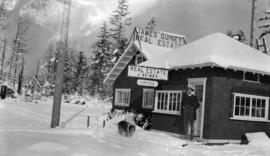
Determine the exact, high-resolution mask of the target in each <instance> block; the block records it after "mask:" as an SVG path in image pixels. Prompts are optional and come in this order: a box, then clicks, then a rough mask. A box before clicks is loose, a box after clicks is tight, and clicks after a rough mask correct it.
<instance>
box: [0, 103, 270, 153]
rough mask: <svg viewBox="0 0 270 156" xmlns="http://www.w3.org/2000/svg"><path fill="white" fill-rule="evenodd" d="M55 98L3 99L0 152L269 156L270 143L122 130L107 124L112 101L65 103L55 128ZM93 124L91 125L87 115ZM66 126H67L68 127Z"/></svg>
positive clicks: (0, 118)
mask: <svg viewBox="0 0 270 156" xmlns="http://www.w3.org/2000/svg"><path fill="white" fill-rule="evenodd" d="M50 103H51V101H43V102H40V103H38V104H36V103H25V102H23V100H19V99H7V100H5V101H1V102H0V156H107V155H108V156H109V155H110V156H126V155H130V156H179V155H181V156H269V155H270V148H269V147H267V148H264V147H252V146H241V145H225V146H204V145H195V144H190V145H189V146H186V147H182V145H183V144H185V143H186V141H184V140H181V139H179V138H175V137H172V136H169V135H167V134H164V133H159V132H153V131H144V130H142V129H140V128H137V129H136V132H135V134H134V136H133V137H131V138H126V137H123V136H120V135H118V134H117V130H116V127H117V126H116V123H115V122H110V123H108V124H107V126H106V127H105V128H102V127H101V125H102V122H101V121H102V120H101V119H102V117H101V116H102V114H103V113H104V112H107V111H108V109H109V107H106V106H104V105H101V104H99V102H97V101H93V102H92V103H91V102H90V103H89V104H87V106H80V105H71V104H63V105H62V109H61V126H60V127H62V128H56V129H50V128H49V125H50V119H51V107H52V105H51V104H50ZM88 115H90V116H91V123H90V128H86V119H87V116H88ZM63 127H65V128H63Z"/></svg>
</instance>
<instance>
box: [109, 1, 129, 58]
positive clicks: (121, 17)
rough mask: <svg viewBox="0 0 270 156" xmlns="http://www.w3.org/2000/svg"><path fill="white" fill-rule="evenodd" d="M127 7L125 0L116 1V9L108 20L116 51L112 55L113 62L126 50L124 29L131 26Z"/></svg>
mask: <svg viewBox="0 0 270 156" xmlns="http://www.w3.org/2000/svg"><path fill="white" fill-rule="evenodd" d="M128 7H129V5H128V2H127V0H118V1H117V8H116V10H114V11H113V12H112V17H111V19H110V22H111V25H112V28H111V29H110V31H111V36H112V38H113V39H114V46H113V49H118V50H117V51H115V53H114V57H115V58H116V59H114V62H116V61H117V60H118V59H119V57H120V56H121V55H122V53H123V52H124V50H125V48H126V44H127V41H128V39H127V38H126V37H125V36H124V32H125V27H126V26H129V25H131V18H130V17H128V16H129V14H130V12H129V9H128Z"/></svg>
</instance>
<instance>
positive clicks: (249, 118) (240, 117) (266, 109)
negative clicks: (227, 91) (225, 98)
mask: <svg viewBox="0 0 270 156" xmlns="http://www.w3.org/2000/svg"><path fill="white" fill-rule="evenodd" d="M232 94H233V113H232V114H233V116H232V117H231V119H234V120H246V121H262V122H269V119H268V118H269V97H267V96H261V95H252V94H243V93H232ZM237 96H238V97H240V98H241V97H244V98H250V100H249V115H248V116H244V115H240V113H239V115H235V107H236V97H237ZM253 99H256V100H257V99H260V100H265V107H264V117H263V118H262V117H253V116H252V109H253V108H254V107H252V101H253ZM245 106H246V103H245Z"/></svg>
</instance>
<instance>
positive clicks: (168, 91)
mask: <svg viewBox="0 0 270 156" xmlns="http://www.w3.org/2000/svg"><path fill="white" fill-rule="evenodd" d="M158 93H167V94H168V99H167V109H166V110H160V109H158ZM170 93H180V99H179V100H180V105H179V110H174V111H172V110H169V99H170V98H169V97H170ZM182 98H183V90H156V91H155V107H154V110H153V112H155V113H163V114H172V115H181V107H182ZM177 100H178V98H177ZM177 100H176V101H177ZM176 103H177V102H176ZM176 109H177V105H176Z"/></svg>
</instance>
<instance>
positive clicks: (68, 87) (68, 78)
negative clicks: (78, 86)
mask: <svg viewBox="0 0 270 156" xmlns="http://www.w3.org/2000/svg"><path fill="white" fill-rule="evenodd" d="M73 53H74V50H73V49H72V48H70V49H69V50H68V53H67V54H66V58H65V66H64V79H63V92H64V93H67V94H70V93H72V92H73V91H74V90H72V89H73V88H74V81H75V82H76V78H74V73H75V68H76V67H75V64H76V61H75V59H74V56H73Z"/></svg>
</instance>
